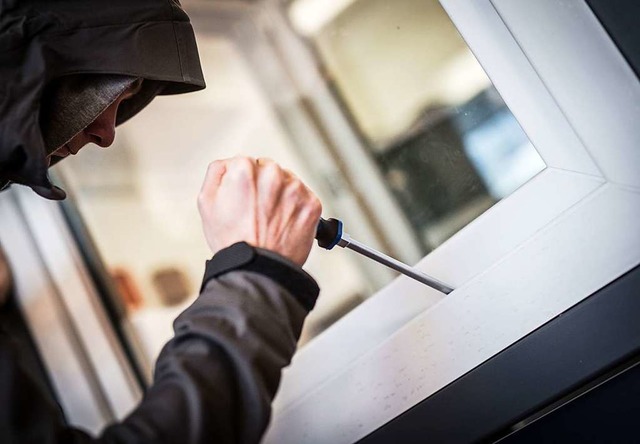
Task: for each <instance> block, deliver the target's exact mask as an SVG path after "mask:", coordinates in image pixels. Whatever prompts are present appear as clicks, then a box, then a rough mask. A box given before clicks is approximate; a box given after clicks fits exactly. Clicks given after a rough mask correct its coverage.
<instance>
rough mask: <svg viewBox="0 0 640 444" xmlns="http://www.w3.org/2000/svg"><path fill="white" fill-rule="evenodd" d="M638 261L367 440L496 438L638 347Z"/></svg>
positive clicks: (370, 443) (368, 442) (369, 443)
mask: <svg viewBox="0 0 640 444" xmlns="http://www.w3.org/2000/svg"><path fill="white" fill-rule="evenodd" d="M639 294H640V267H637V268H635V269H634V270H632V271H631V272H629V273H627V274H626V275H624V276H623V277H621V278H619V279H617V280H616V281H614V282H613V283H611V284H609V285H608V286H606V287H604V288H603V289H601V290H600V291H598V292H597V293H595V294H593V295H592V296H590V297H588V298H587V299H585V300H584V301H582V302H581V303H579V304H578V305H576V306H575V307H573V308H571V309H570V310H568V311H567V312H565V313H563V314H562V315H560V316H558V317H556V318H554V319H553V320H551V321H549V322H548V323H547V324H545V325H544V326H542V327H540V328H539V329H537V330H536V331H534V332H532V333H531V334H529V335H528V336H526V337H525V338H523V339H521V340H520V341H518V342H517V343H515V344H514V345H512V346H510V347H509V348H507V349H505V350H504V351H502V352H501V353H499V354H497V355H496V356H494V357H493V358H491V359H489V360H488V361H486V362H485V363H483V364H481V365H480V366H478V367H476V368H475V369H474V370H472V371H470V372H469V373H467V374H466V375H464V376H462V377H461V378H459V379H458V380H456V381H454V382H453V383H451V384H449V385H448V386H447V387H445V388H443V389H442V390H440V391H439V392H437V393H435V394H434V395H432V396H430V397H429V398H427V399H425V400H424V401H422V402H421V403H419V404H417V405H416V406H415V407H413V408H412V409H410V410H409V411H407V412H405V413H404V414H402V415H400V416H398V417H397V418H395V419H394V420H393V421H391V422H389V423H388V424H386V425H385V426H383V427H382V428H380V429H378V430H376V431H375V432H373V433H372V434H371V435H369V436H367V437H365V438H364V439H363V440H361V442H362V443H366V444H378V443H379V444H383V443H390V442H402V443H422V442H425V441H427V440H428V441H430V442H437V443H468V442H478V441H493V440H495V439H498V438H500V437H502V436H504V435H506V434H507V433H509V431H510V430H511V427H512V426H513V425H515V424H516V423H518V422H519V421H522V420H523V419H525V418H528V417H530V416H531V415H533V414H534V413H536V412H538V411H540V410H542V409H544V408H545V407H547V406H549V405H550V404H552V403H554V402H556V401H557V400H559V399H560V398H562V397H563V396H565V395H567V394H569V393H571V392H573V391H575V390H576V389H578V388H579V387H581V386H584V385H585V384H586V383H588V382H590V381H593V380H594V379H596V378H597V377H599V376H601V375H602V374H604V373H606V372H607V371H609V370H610V369H612V368H613V367H615V366H617V365H619V364H620V363H623V362H625V361H627V360H629V359H630V358H631V357H633V356H635V355H637V354H638V353H640V322H638V313H640V297H638V295H639Z"/></svg>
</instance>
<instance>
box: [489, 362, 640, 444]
mask: <svg viewBox="0 0 640 444" xmlns="http://www.w3.org/2000/svg"><path fill="white" fill-rule="evenodd" d="M638 418H640V365H638V364H636V365H635V366H634V367H633V368H631V369H628V370H627V371H625V372H624V373H621V374H618V375H616V376H615V377H613V378H612V379H609V380H608V381H606V382H604V383H603V384H601V385H599V386H598V387H596V388H594V389H593V390H591V391H589V392H587V393H585V394H584V395H583V396H581V397H579V398H577V399H575V400H574V401H572V402H570V403H568V404H565V405H563V406H562V407H561V408H558V409H557V410H554V411H553V412H551V413H549V414H548V415H546V416H543V417H542V418H540V419H539V420H538V421H535V422H533V423H531V424H530V425H528V426H527V427H524V428H522V429H520V430H518V431H517V432H515V433H513V434H512V435H509V436H508V437H507V438H505V439H504V440H502V441H500V444H538V443H541V442H558V443H573V442H579V443H603V442H615V443H618V444H620V443H637V442H638V441H640V432H639V431H638Z"/></svg>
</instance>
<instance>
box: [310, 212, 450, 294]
mask: <svg viewBox="0 0 640 444" xmlns="http://www.w3.org/2000/svg"><path fill="white" fill-rule="evenodd" d="M316 239H317V240H318V245H320V246H321V247H322V248H325V249H327V250H331V249H332V248H333V247H335V246H336V245H337V246H339V247H342V248H348V249H350V250H353V251H355V252H357V253H360V254H362V255H363V256H366V257H368V258H369V259H373V260H374V261H376V262H378V263H380V264H382V265H386V266H387V267H389V268H392V269H394V270H396V271H399V272H400V273H402V274H404V275H406V276H409V277H410V278H412V279H415V280H416V281H418V282H421V283H423V284H425V285H427V286H429V287H431V288H434V289H436V290H438V291H441V292H442V293H444V294H449V293H451V292H452V291H453V288H451V287H449V286H448V285H447V284H445V283H444V282H441V281H439V280H437V279H434V278H432V277H431V276H428V275H426V274H424V273H423V272H421V271H420V270H417V269H415V268H413V267H410V266H408V265H406V264H403V263H402V262H400V261H398V260H396V259H394V258H392V257H389V256H387V255H386V254H384V253H381V252H379V251H377V250H375V249H373V248H371V247H368V246H366V245H364V244H362V243H360V242H358V241H356V240H355V239H352V238H351V236H349V235H348V234H347V233H345V232H343V230H342V221H340V220H337V219H329V220H326V219H320V223H319V224H318V230H317V232H316Z"/></svg>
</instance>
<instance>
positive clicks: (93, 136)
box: [84, 102, 118, 148]
mask: <svg viewBox="0 0 640 444" xmlns="http://www.w3.org/2000/svg"><path fill="white" fill-rule="evenodd" d="M117 113H118V103H117V102H116V103H113V104H111V105H110V106H109V107H108V108H107V109H105V110H104V111H103V112H102V114H100V115H99V116H98V117H97V118H96V120H94V121H93V122H92V123H91V124H90V125H89V126H87V127H86V128H85V129H84V133H85V134H86V136H87V137H88V138H89V140H90V141H91V142H93V143H95V144H96V145H98V146H101V147H103V148H106V147H109V146H111V144H112V143H113V141H114V139H115V137H116V115H117Z"/></svg>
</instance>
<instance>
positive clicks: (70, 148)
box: [51, 80, 142, 158]
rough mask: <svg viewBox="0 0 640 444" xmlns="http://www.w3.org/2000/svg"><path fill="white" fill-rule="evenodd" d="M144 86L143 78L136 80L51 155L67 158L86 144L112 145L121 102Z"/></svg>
mask: <svg viewBox="0 0 640 444" xmlns="http://www.w3.org/2000/svg"><path fill="white" fill-rule="evenodd" d="M141 86H142V80H138V81H136V82H134V83H133V84H132V85H131V86H130V87H129V88H127V89H126V90H125V91H124V92H123V93H122V94H120V96H119V97H118V98H117V99H116V100H115V101H114V102H113V103H112V104H111V105H109V107H108V108H107V109H105V110H104V111H103V112H102V113H101V114H100V115H99V116H98V117H96V119H95V120H94V121H93V122H91V123H90V124H89V125H88V126H87V127H86V128H85V129H83V130H82V131H80V132H79V133H78V134H76V135H75V136H73V138H72V139H71V140H70V141H69V142H67V143H66V144H64V145H63V146H61V147H58V148H57V149H56V150H55V151H54V152H53V153H52V154H51V156H56V157H58V158H65V157H67V156H68V155H70V154H74V155H75V154H78V151H80V150H81V149H82V148H83V147H84V146H85V145H88V144H89V143H95V144H96V145H98V146H101V147H103V148H106V147H109V146H111V144H112V143H113V140H114V139H115V136H116V116H117V115H118V107H119V106H120V104H121V103H122V102H123V101H125V100H128V99H130V98H131V97H133V96H134V95H135V94H136V93H137V92H138V91H140V87H141Z"/></svg>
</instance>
